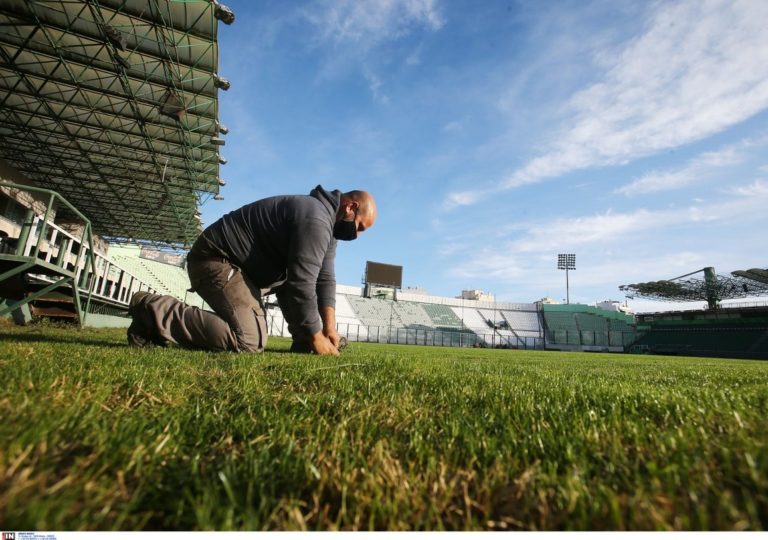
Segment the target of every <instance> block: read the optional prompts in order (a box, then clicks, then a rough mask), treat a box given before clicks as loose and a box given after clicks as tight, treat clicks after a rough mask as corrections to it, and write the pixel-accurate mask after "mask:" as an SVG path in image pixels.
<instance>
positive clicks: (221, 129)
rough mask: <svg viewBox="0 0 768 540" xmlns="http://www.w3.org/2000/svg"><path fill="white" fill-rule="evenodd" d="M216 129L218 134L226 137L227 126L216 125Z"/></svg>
mask: <svg viewBox="0 0 768 540" xmlns="http://www.w3.org/2000/svg"><path fill="white" fill-rule="evenodd" d="M217 127H218V130H219V133H221V134H222V135H226V134H227V133H229V128H228V127H227V126H225V125H223V124H217Z"/></svg>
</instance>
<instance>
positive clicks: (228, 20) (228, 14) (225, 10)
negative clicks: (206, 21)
mask: <svg viewBox="0 0 768 540" xmlns="http://www.w3.org/2000/svg"><path fill="white" fill-rule="evenodd" d="M213 5H214V6H215V7H214V12H213V14H214V16H215V17H216V18H217V19H219V20H220V21H221V22H223V23H224V24H227V25H229V24H232V23H233V22H235V12H234V11H232V10H231V9H230V8H229V7H227V6H225V5H223V4H219V3H218V2H217V1H216V0H214V2H213Z"/></svg>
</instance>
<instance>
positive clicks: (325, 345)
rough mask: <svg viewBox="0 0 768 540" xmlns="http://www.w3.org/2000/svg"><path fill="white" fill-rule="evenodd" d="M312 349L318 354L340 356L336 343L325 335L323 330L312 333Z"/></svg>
mask: <svg viewBox="0 0 768 540" xmlns="http://www.w3.org/2000/svg"><path fill="white" fill-rule="evenodd" d="M337 336H338V334H337ZM312 350H313V351H315V352H316V353H317V354H332V355H334V356H339V350H338V349H337V348H336V345H334V344H333V342H332V341H331V340H330V339H328V338H327V337H326V336H324V335H323V333H322V332H317V333H316V334H312Z"/></svg>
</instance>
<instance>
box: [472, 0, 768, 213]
mask: <svg viewBox="0 0 768 540" xmlns="http://www.w3.org/2000/svg"><path fill="white" fill-rule="evenodd" d="M653 5H654V6H655V7H656V11H655V12H654V13H653V14H652V16H651V17H650V19H649V23H648V25H647V29H646V31H645V32H644V33H643V34H642V35H640V36H639V37H637V38H636V39H633V40H632V41H630V42H629V43H626V44H625V45H624V47H623V49H622V50H618V51H611V50H605V51H601V52H599V53H597V54H598V55H599V56H600V57H601V58H604V59H605V58H607V59H610V58H614V59H615V60H614V61H613V63H612V64H608V63H607V62H603V63H606V64H607V66H606V69H605V71H604V73H603V75H602V78H601V80H599V82H596V83H595V84H592V85H591V86H589V87H587V88H585V89H584V90H582V91H580V92H578V93H576V94H575V95H573V96H572V98H571V100H570V102H569V104H568V106H567V107H566V113H567V116H568V118H567V119H566V120H565V121H564V122H563V124H562V127H561V128H560V129H559V130H558V132H557V133H556V134H555V137H554V139H553V140H552V142H551V143H550V144H549V145H547V147H548V150H546V151H544V152H543V153H542V154H541V155H539V156H538V157H536V158H534V159H532V160H530V161H529V162H528V163H527V164H525V165H524V166H522V167H521V168H519V169H518V170H517V171H515V172H514V173H512V174H511V175H510V177H509V178H507V179H506V180H504V181H502V182H500V183H499V184H498V186H497V189H512V188H516V187H520V186H523V185H526V184H531V183H534V182H539V181H541V180H543V179H546V178H552V177H557V176H560V175H563V174H565V173H568V172H571V171H574V170H577V169H584V168H588V167H595V166H604V165H613V164H622V163H627V162H629V161H631V160H633V159H636V158H639V157H642V156H647V155H651V154H654V153H656V152H659V151H661V150H665V149H670V148H675V147H678V146H681V145H684V144H687V143H690V142H692V141H696V140H700V139H702V138H705V137H707V136H710V135H713V134H715V133H718V132H720V131H722V130H724V129H726V128H728V127H730V126H733V125H735V124H738V123H739V122H742V121H744V120H746V119H747V118H749V117H751V116H753V115H755V114H756V113H758V112H760V111H761V110H763V109H765V108H766V107H768V32H766V31H765V28H766V27H768V2H754V1H751V0H735V1H731V0H710V1H700V0H688V1H682V2H674V3H672V2H659V3H656V4H653ZM677 180H678V181H681V180H682V178H681V177H680V178H677ZM647 183H648V185H652V184H653V181H652V180H650V179H649V180H648V181H647ZM464 197H465V198H467V195H466V194H465V195H464Z"/></svg>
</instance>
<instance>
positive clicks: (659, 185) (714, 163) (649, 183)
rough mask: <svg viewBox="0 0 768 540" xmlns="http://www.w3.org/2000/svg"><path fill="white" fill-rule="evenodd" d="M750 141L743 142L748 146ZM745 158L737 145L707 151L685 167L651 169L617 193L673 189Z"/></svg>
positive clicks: (710, 174)
mask: <svg viewBox="0 0 768 540" xmlns="http://www.w3.org/2000/svg"><path fill="white" fill-rule="evenodd" d="M747 144H748V143H742V145H741V146H746V145H747ZM743 159H744V156H743V153H742V152H741V149H739V148H737V147H736V146H731V147H728V148H724V149H722V150H720V151H717V152H705V153H703V154H701V155H699V156H697V157H696V158H695V159H692V160H691V161H689V162H688V163H687V164H686V165H685V166H684V167H682V168H680V169H676V170H670V171H651V172H649V173H647V174H645V175H643V176H641V177H640V178H638V179H637V180H633V181H632V182H630V183H629V184H626V185H624V186H621V187H620V188H617V189H616V190H615V193H622V194H624V195H627V196H631V195H638V194H642V193H655V192H659V191H671V190H674V189H680V188H683V187H685V186H688V185H690V184H692V183H694V182H696V181H701V180H702V179H705V178H707V177H710V176H712V174H713V173H714V172H715V171H716V170H717V169H721V168H723V167H729V166H732V165H736V164H738V163H740V162H741V161H742V160H743Z"/></svg>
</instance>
